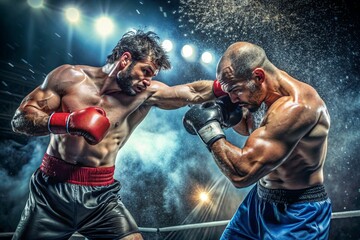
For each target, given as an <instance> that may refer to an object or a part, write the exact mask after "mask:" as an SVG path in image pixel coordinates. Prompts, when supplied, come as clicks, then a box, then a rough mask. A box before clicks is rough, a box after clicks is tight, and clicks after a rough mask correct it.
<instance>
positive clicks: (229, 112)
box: [215, 95, 243, 128]
mask: <svg viewBox="0 0 360 240" xmlns="http://www.w3.org/2000/svg"><path fill="white" fill-rule="evenodd" d="M215 102H216V104H218V105H219V106H220V108H221V111H222V114H223V121H222V122H220V123H221V126H222V127H223V128H230V127H233V126H235V125H236V124H238V123H239V122H240V121H241V119H242V115H243V112H242V107H240V106H239V105H238V104H237V103H233V102H231V99H230V97H229V96H228V95H226V96H222V97H219V98H218V99H216V100H215Z"/></svg>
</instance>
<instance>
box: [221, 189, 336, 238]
mask: <svg viewBox="0 0 360 240" xmlns="http://www.w3.org/2000/svg"><path fill="white" fill-rule="evenodd" d="M331 211H332V210H331V201H330V199H329V198H328V197H327V194H326V192H325V188H324V186H323V185H318V186H314V187H311V188H306V189H301V190H284V189H268V188H265V187H263V186H261V185H260V184H259V183H258V184H256V185H255V186H254V187H253V188H252V190H251V191H250V192H249V194H248V195H247V197H246V198H245V199H244V201H243V202H242V204H241V205H240V207H239V208H238V210H237V211H236V213H235V215H234V216H233V218H232V219H231V220H230V222H229V224H228V225H227V227H226V229H225V231H224V232H223V234H222V236H221V238H220V239H221V240H225V239H229V240H232V239H257V240H258V239H261V240H263V239H276V240H281V239H307V240H309V239H328V235H329V229H330V219H331Z"/></svg>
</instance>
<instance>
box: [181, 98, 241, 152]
mask: <svg viewBox="0 0 360 240" xmlns="http://www.w3.org/2000/svg"><path fill="white" fill-rule="evenodd" d="M241 118H242V108H241V107H240V106H239V105H238V104H236V103H232V102H231V100H230V98H229V96H223V97H220V98H218V99H216V100H214V101H209V102H205V103H203V104H200V105H194V106H193V107H191V109H190V110H189V111H187V112H186V113H185V116H184V118H183V124H184V127H185V129H186V130H187V131H188V132H189V133H191V134H193V135H195V134H198V135H199V137H200V138H201V140H202V141H203V142H204V143H205V144H206V145H207V146H208V147H210V146H211V145H212V144H213V143H214V142H215V141H216V140H218V139H220V138H224V137H225V134H224V132H223V130H222V128H229V127H232V126H235V125H236V124H237V123H239V122H240V121H241Z"/></svg>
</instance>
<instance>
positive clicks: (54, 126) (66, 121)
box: [48, 107, 110, 145]
mask: <svg viewBox="0 0 360 240" xmlns="http://www.w3.org/2000/svg"><path fill="white" fill-rule="evenodd" d="M109 127H110V122H109V119H108V118H107V117H106V113H105V111H104V110H103V109H102V108H99V107H88V108H85V109H82V110H78V111H75V112H72V113H61V112H60V113H53V114H51V115H50V117H49V121H48V129H49V132H51V133H55V134H66V133H67V134H71V135H78V136H83V137H84V138H85V140H86V141H87V142H88V143H89V144H92V145H93V144H97V143H99V142H100V141H101V140H102V139H103V138H104V137H105V135H106V133H107V131H108V130H109Z"/></svg>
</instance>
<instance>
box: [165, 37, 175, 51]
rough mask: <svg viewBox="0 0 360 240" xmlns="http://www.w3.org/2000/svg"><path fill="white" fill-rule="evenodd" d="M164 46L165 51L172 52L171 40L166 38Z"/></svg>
mask: <svg viewBox="0 0 360 240" xmlns="http://www.w3.org/2000/svg"><path fill="white" fill-rule="evenodd" d="M162 47H163V48H164V50H165V52H170V51H171V50H172V49H173V44H172V42H171V41H170V40H167V39H166V40H164V41H163V42H162Z"/></svg>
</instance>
